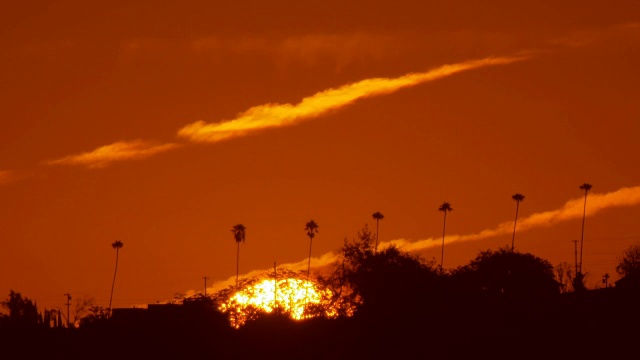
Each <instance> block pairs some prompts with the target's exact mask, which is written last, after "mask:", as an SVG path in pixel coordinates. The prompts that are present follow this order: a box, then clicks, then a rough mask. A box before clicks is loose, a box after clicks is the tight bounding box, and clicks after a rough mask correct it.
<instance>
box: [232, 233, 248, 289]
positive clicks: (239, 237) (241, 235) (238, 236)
mask: <svg viewBox="0 0 640 360" xmlns="http://www.w3.org/2000/svg"><path fill="white" fill-rule="evenodd" d="M231 232H232V233H233V238H234V239H235V240H236V244H237V247H238V249H237V251H236V287H238V277H239V274H240V242H242V243H244V242H245V238H246V235H247V228H246V227H245V226H244V225H242V224H237V225H234V226H233V228H232V229H231Z"/></svg>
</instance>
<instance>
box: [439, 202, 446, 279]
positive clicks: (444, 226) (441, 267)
mask: <svg viewBox="0 0 640 360" xmlns="http://www.w3.org/2000/svg"><path fill="white" fill-rule="evenodd" d="M446 228H447V211H446V210H445V212H444V223H443V225H442V255H440V272H444V232H445V229H446Z"/></svg>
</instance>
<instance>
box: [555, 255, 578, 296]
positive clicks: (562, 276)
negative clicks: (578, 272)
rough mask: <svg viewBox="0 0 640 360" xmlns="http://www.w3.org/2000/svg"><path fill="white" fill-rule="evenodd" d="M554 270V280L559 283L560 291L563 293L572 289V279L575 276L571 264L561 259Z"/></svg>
mask: <svg viewBox="0 0 640 360" xmlns="http://www.w3.org/2000/svg"><path fill="white" fill-rule="evenodd" d="M554 271H555V275H556V280H557V281H558V283H560V291H561V292H563V293H565V292H571V291H573V279H574V277H575V274H574V270H573V266H571V265H569V263H568V262H566V261H562V262H560V263H559V264H558V265H556V267H555V269H554Z"/></svg>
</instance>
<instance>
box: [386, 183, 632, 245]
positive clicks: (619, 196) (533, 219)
mask: <svg viewBox="0 0 640 360" xmlns="http://www.w3.org/2000/svg"><path fill="white" fill-rule="evenodd" d="M638 204H640V186H635V187H624V188H621V189H619V190H616V191H613V192H609V193H605V194H589V195H588V198H587V208H586V210H587V212H586V215H587V216H592V215H595V214H597V213H598V212H600V211H601V210H604V209H608V208H611V207H620V206H634V205H638ZM583 212H584V198H578V199H573V200H569V201H567V202H566V203H565V204H564V206H563V207H561V208H560V209H557V210H551V211H545V212H540V213H534V214H532V215H529V216H528V217H526V218H522V219H518V223H517V228H516V231H526V230H529V229H533V228H537V227H543V226H544V227H548V226H552V225H555V224H557V223H560V222H564V221H567V220H573V219H577V218H581V217H582V214H583ZM512 232H513V222H511V221H509V222H504V223H502V224H499V225H498V226H496V227H495V228H491V229H485V230H482V231H480V232H477V233H474V234H467V235H448V236H445V239H444V240H445V243H447V244H448V243H454V242H464V241H477V240H483V239H487V238H490V237H495V236H501V235H507V234H511V233H512ZM392 244H393V245H395V246H397V247H399V248H400V249H402V250H404V251H420V250H425V249H429V248H432V247H436V246H441V245H442V238H429V239H424V240H419V241H407V240H405V239H397V240H392V241H389V242H386V243H384V242H383V243H381V245H380V246H381V247H383V248H384V247H385V246H389V245H392Z"/></svg>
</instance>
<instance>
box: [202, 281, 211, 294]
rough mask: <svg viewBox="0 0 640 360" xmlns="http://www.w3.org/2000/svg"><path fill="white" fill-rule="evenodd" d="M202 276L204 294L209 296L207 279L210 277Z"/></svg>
mask: <svg viewBox="0 0 640 360" xmlns="http://www.w3.org/2000/svg"><path fill="white" fill-rule="evenodd" d="M202 278H203V279H204V296H205V297H206V296H207V280H208V279H209V278H208V277H206V276H203V277H202Z"/></svg>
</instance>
